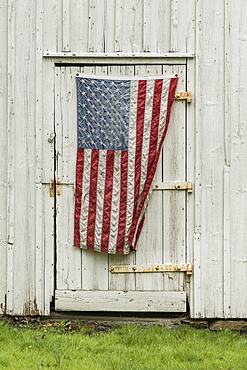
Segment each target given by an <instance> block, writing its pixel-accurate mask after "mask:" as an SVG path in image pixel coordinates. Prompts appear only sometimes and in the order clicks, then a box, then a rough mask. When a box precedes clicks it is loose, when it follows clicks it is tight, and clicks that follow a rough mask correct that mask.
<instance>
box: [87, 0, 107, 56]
mask: <svg viewBox="0 0 247 370" xmlns="http://www.w3.org/2000/svg"><path fill="white" fill-rule="evenodd" d="M104 17H105V6H104V1H102V2H100V4H99V2H98V1H97V0H89V16H88V18H89V21H88V27H89V32H88V51H89V52H95V53H102V52H104V51H105V28H104Z"/></svg>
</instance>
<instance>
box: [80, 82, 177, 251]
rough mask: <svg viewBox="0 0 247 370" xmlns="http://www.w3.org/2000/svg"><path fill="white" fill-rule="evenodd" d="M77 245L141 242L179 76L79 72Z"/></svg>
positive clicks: (126, 246)
mask: <svg viewBox="0 0 247 370" xmlns="http://www.w3.org/2000/svg"><path fill="white" fill-rule="evenodd" d="M76 81H77V110H78V111H77V115H78V149H77V165H76V200H75V223H74V226H75V228H74V230H75V235H74V245H75V246H77V247H80V248H84V249H91V250H95V251H98V252H106V253H113V254H128V253H129V252H130V251H133V250H135V249H136V245H137V241H138V237H139V235H140V232H141V229H142V226H143V222H144V215H145V211H146V208H147V204H148V200H149V195H150V193H151V190H152V180H153V178H154V175H155V171H156V167H157V162H158V158H159V154H160V151H161V147H162V143H163V141H164V138H165V136H166V132H167V128H168V123H169V117H170V110H171V106H172V103H173V100H174V94H175V89H176V85H177V78H176V77H174V76H172V77H171V76H162V77H153V78H150V77H149V78H143V77H141V78H137V77H135V78H125V79H122V78H110V77H108V78H107V77H105V76H104V77H95V76H94V77H88V76H83V75H79V76H78V77H77V78H76Z"/></svg>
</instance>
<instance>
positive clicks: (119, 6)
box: [114, 0, 123, 52]
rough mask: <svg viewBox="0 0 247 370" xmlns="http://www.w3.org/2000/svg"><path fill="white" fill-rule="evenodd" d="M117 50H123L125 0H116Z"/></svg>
mask: <svg viewBox="0 0 247 370" xmlns="http://www.w3.org/2000/svg"><path fill="white" fill-rule="evenodd" d="M115 20H116V21H115V22H116V25H115V48H114V51H115V52H121V51H123V44H122V43H123V39H122V35H123V0H116V13H115Z"/></svg>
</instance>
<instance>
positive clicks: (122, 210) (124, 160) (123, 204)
mask: <svg viewBox="0 0 247 370" xmlns="http://www.w3.org/2000/svg"><path fill="white" fill-rule="evenodd" d="M127 179H128V152H127V151H122V152H121V190H120V204H119V220H118V237H117V245H116V253H117V254H123V253H124V239H125V229H126V211H127Z"/></svg>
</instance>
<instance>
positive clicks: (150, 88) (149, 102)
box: [138, 80, 155, 205]
mask: <svg viewBox="0 0 247 370" xmlns="http://www.w3.org/2000/svg"><path fill="white" fill-rule="evenodd" d="M154 85H155V81H154V80H152V81H148V82H147V95H146V104H145V117H144V128H143V130H144V131H143V143H142V156H141V161H142V162H141V179H140V193H141V192H142V191H143V188H144V184H145V181H146V178H147V166H148V157H149V144H150V131H151V124H152V112H153V98H154ZM138 205H139V204H138Z"/></svg>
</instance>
